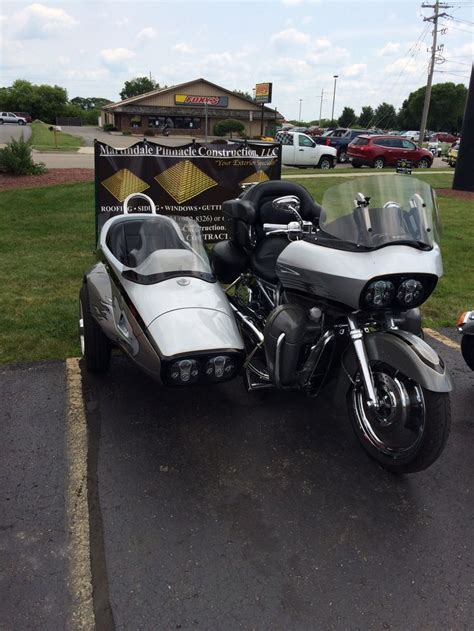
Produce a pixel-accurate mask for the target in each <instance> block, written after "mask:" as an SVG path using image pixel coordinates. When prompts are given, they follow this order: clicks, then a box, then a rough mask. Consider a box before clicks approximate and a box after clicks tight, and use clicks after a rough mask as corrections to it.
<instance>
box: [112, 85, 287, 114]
mask: <svg viewBox="0 0 474 631" xmlns="http://www.w3.org/2000/svg"><path fill="white" fill-rule="evenodd" d="M200 82H203V83H207V85H210V86H212V87H213V88H216V89H217V90H220V91H221V92H226V93H227V94H229V95H232V96H233V97H236V98H238V99H241V100H242V101H245V102H246V103H251V104H252V105H254V106H255V107H257V108H260V107H261V106H260V104H259V103H255V101H254V100H253V99H248V98H246V97H245V96H243V95H241V94H239V93H238V92H233V91H232V90H227V89H226V88H223V87H221V86H220V85H217V84H216V83H212V82H211V81H208V80H207V79H203V78H199V79H194V80H193V81H186V82H185V83H179V84H177V85H172V86H168V87H166V88H157V89H156V90H151V91H150V92H145V93H144V94H139V95H137V96H130V97H129V98H128V99H124V100H123V101H117V102H116V103H108V104H107V105H104V107H103V108H102V109H103V110H114V109H115V108H117V107H123V106H124V105H129V104H132V103H136V104H138V103H140V101H144V100H146V99H148V98H150V96H156V95H157V94H166V93H167V92H176V91H177V90H183V89H184V88H188V87H189V86H191V85H194V84H196V83H200ZM264 109H266V110H271V111H272V112H273V111H275V110H274V108H272V107H267V106H264ZM277 114H278V118H283V116H282V115H281V114H280V113H279V112H277Z"/></svg>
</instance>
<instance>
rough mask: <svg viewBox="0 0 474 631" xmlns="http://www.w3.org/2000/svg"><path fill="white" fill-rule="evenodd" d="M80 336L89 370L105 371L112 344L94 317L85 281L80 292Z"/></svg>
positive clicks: (82, 350)
mask: <svg viewBox="0 0 474 631" xmlns="http://www.w3.org/2000/svg"><path fill="white" fill-rule="evenodd" d="M79 338H80V343H81V352H82V355H83V357H84V359H85V361H86V367H87V370H88V371H89V372H97V373H100V372H105V371H106V370H107V368H108V367H109V362H110V352H111V345H110V342H109V340H108V338H107V336H106V335H105V334H104V333H103V331H102V329H101V328H100V326H99V325H98V324H97V322H96V321H95V320H94V318H93V317H92V313H91V307H90V301H89V291H88V289H87V285H86V284H85V283H83V285H82V287H81V291H80V292H79Z"/></svg>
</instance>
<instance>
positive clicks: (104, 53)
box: [100, 48, 136, 70]
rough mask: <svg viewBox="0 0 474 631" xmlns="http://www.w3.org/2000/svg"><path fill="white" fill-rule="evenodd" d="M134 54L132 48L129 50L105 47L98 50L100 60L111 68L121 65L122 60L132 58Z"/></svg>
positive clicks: (114, 68)
mask: <svg viewBox="0 0 474 631" xmlns="http://www.w3.org/2000/svg"><path fill="white" fill-rule="evenodd" d="M135 54H136V53H134V52H133V50H129V49H128V48H105V49H104V50H101V51H100V56H101V58H102V61H103V62H104V64H105V65H106V66H107V67H108V68H110V69H112V70H116V69H119V68H121V67H123V65H124V62H126V61H129V60H130V59H133V58H134V57H135Z"/></svg>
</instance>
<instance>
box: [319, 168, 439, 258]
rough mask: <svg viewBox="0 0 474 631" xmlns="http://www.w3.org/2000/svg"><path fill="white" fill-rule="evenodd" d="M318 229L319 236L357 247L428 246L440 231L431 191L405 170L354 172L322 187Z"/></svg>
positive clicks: (434, 200) (435, 240)
mask: <svg viewBox="0 0 474 631" xmlns="http://www.w3.org/2000/svg"><path fill="white" fill-rule="evenodd" d="M320 228H321V230H322V231H323V235H324V233H325V234H326V235H329V237H331V238H336V239H338V240H339V241H341V242H344V243H345V244H346V245H353V246H356V247H364V248H368V249H375V248H380V247H383V246H386V245H390V244H405V245H410V246H412V247H415V248H419V249H423V250H426V249H431V248H432V247H433V245H434V244H435V243H437V242H438V241H439V235H440V222H439V217H438V208H437V203H436V194H435V192H434V190H433V189H432V188H431V186H430V185H429V184H426V183H425V182H421V181H420V180H417V179H416V178H413V177H409V176H407V175H399V174H390V175H373V176H369V177H356V178H354V180H351V181H350V182H345V183H344V184H339V185H337V186H333V187H331V188H330V189H328V190H327V191H326V193H325V194H324V197H323V200H322V212H321V218H320ZM323 238H324V237H323Z"/></svg>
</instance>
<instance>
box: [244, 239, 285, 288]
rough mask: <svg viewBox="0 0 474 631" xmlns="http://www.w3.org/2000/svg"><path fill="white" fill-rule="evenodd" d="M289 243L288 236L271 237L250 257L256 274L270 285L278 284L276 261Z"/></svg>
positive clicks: (264, 240)
mask: <svg viewBox="0 0 474 631" xmlns="http://www.w3.org/2000/svg"><path fill="white" fill-rule="evenodd" d="M289 243H290V242H289V241H288V237H287V236H286V235H275V236H270V237H266V238H265V239H263V240H262V241H260V242H259V243H258V245H257V247H256V248H255V250H254V251H253V252H252V254H251V257H250V267H251V268H252V269H253V271H254V272H255V274H256V275H257V276H259V277H260V278H263V280H266V281H267V282H268V283H272V285H276V284H277V282H278V276H277V274H276V269H275V267H276V261H277V258H278V257H279V256H280V254H281V253H282V252H283V250H284V249H285V248H286V246H287V245H289Z"/></svg>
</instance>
